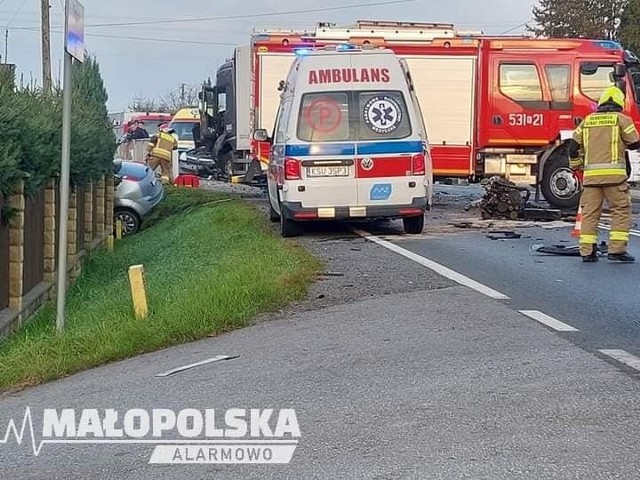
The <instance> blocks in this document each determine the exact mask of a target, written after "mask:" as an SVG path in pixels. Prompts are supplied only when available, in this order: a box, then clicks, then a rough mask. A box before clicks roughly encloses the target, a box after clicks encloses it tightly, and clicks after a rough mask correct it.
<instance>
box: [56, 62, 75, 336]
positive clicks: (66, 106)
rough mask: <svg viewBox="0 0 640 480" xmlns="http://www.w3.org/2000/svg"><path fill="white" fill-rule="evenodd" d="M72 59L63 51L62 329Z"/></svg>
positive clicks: (59, 310) (60, 324)
mask: <svg viewBox="0 0 640 480" xmlns="http://www.w3.org/2000/svg"><path fill="white" fill-rule="evenodd" d="M72 68H73V59H72V57H71V55H69V53H67V52H64V90H63V98H62V164H61V166H60V219H59V220H58V221H59V222H60V235H59V239H58V303H57V315H56V327H57V329H58V331H59V332H60V331H62V330H63V329H64V307H65V296H66V292H67V220H68V218H69V170H70V163H71V97H72V93H73V92H72V91H71V88H72V84H71V72H72Z"/></svg>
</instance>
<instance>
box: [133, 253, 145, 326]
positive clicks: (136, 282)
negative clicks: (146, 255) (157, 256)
mask: <svg viewBox="0 0 640 480" xmlns="http://www.w3.org/2000/svg"><path fill="white" fill-rule="evenodd" d="M129 284H130V286H131V299H132V300H133V310H134V312H135V314H136V318H138V319H143V318H146V317H147V312H148V308H147V289H146V285H145V281H144V267H143V266H142V265H133V266H131V267H129Z"/></svg>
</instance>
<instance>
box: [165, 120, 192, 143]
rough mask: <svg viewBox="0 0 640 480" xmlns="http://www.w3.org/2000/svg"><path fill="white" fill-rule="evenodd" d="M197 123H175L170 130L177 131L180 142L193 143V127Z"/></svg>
mask: <svg viewBox="0 0 640 480" xmlns="http://www.w3.org/2000/svg"><path fill="white" fill-rule="evenodd" d="M195 125H197V122H175V123H172V124H171V127H170V128H173V129H174V130H175V131H176V135H177V136H178V139H179V140H188V141H193V127H194V126H195Z"/></svg>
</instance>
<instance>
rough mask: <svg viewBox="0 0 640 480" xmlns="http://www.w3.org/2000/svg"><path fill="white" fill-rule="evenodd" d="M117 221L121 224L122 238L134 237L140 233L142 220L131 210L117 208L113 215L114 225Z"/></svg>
mask: <svg viewBox="0 0 640 480" xmlns="http://www.w3.org/2000/svg"><path fill="white" fill-rule="evenodd" d="M117 220H120V221H121V222H122V236H124V237H126V236H129V235H135V234H136V233H138V232H139V231H140V225H141V224H142V220H141V219H140V216H139V215H138V214H137V213H136V212H134V211H133V210H129V209H128V208H119V209H117V210H116V211H115V214H114V225H115V222H116V221H117Z"/></svg>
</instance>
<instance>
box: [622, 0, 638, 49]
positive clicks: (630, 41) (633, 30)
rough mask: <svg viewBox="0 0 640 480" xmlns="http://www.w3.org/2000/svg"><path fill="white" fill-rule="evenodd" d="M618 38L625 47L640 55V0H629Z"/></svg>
mask: <svg viewBox="0 0 640 480" xmlns="http://www.w3.org/2000/svg"><path fill="white" fill-rule="evenodd" d="M618 39H619V41H620V43H622V45H623V46H624V48H626V49H628V50H631V51H633V52H634V53H636V55H640V53H639V52H640V0H628V2H627V5H626V7H625V9H624V12H623V14H622V16H621V18H620V34H619V36H618Z"/></svg>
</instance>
